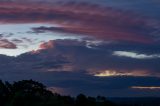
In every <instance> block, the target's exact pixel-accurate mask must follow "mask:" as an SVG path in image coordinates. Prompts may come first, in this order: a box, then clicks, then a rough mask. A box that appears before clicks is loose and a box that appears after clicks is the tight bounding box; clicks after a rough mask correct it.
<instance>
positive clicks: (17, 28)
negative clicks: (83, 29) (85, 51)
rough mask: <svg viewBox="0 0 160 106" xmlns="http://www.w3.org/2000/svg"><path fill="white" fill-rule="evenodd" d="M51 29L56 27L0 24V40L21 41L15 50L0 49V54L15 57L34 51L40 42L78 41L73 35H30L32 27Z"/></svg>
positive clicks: (55, 33) (48, 33) (77, 37)
mask: <svg viewBox="0 0 160 106" xmlns="http://www.w3.org/2000/svg"><path fill="white" fill-rule="evenodd" d="M40 26H46V27H51V26H52V27H53V26H55V27H56V25H50V24H5V25H3V24H1V25H0V34H2V35H3V37H2V38H1V39H7V40H9V41H11V42H12V40H14V39H18V40H22V41H23V42H20V43H16V45H17V49H3V48H0V54H4V55H8V56H17V55H20V54H22V53H25V52H29V51H32V50H36V49H38V48H39V45H40V44H41V43H42V42H47V41H49V40H56V39H80V38H81V37H80V36H74V35H73V34H67V33H57V32H45V33H32V28H33V27H40Z"/></svg>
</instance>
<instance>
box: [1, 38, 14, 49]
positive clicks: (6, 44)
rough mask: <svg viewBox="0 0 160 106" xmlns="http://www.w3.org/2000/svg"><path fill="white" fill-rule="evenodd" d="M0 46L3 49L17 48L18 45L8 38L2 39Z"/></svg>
mask: <svg viewBox="0 0 160 106" xmlns="http://www.w3.org/2000/svg"><path fill="white" fill-rule="evenodd" d="M0 48H3V49H16V48H17V46H16V44H14V43H13V42H11V41H8V40H7V39H0Z"/></svg>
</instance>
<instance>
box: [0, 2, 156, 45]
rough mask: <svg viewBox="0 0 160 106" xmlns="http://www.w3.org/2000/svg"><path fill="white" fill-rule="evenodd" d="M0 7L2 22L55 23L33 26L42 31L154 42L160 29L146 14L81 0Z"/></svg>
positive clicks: (13, 4)
mask: <svg viewBox="0 0 160 106" xmlns="http://www.w3.org/2000/svg"><path fill="white" fill-rule="evenodd" d="M9 7H12V8H9ZM0 8H1V10H0V14H2V16H1V17H0V22H1V23H50V24H53V25H57V26H58V27H43V26H41V27H39V28H33V29H34V30H37V31H42V32H44V31H58V32H60V33H73V34H81V35H89V36H92V37H95V38H98V39H104V40H115V41H131V42H139V43H153V42H155V41H156V40H155V39H156V38H157V37H155V36H152V34H153V32H154V35H157V33H159V32H157V30H158V29H157V28H156V27H157V24H156V25H155V24H150V23H153V22H154V21H152V20H150V19H147V18H146V17H144V18H143V17H141V16H138V15H137V14H136V15H134V13H133V14H132V12H130V13H128V12H126V11H122V10H116V9H114V8H111V7H102V6H100V5H94V4H90V3H84V2H82V3H81V2H67V3H63V2H61V3H58V2H57V3H54V4H52V5H50V4H47V3H44V4H39V3H32V4H30V3H18V2H14V3H2V4H0ZM155 23H156V21H155ZM37 31H36V32H37ZM156 42H157V41H156Z"/></svg>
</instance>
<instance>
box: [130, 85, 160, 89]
mask: <svg viewBox="0 0 160 106" xmlns="http://www.w3.org/2000/svg"><path fill="white" fill-rule="evenodd" d="M131 88H132V89H140V90H144V89H148V90H160V86H132V87H131Z"/></svg>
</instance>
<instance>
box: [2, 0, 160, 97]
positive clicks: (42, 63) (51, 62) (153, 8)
mask: <svg viewBox="0 0 160 106" xmlns="http://www.w3.org/2000/svg"><path fill="white" fill-rule="evenodd" d="M159 13H160V2H159V0H134V1H129V0H114V1H113V0H27V1H26V0H0V14H1V15H0V79H2V80H4V81H11V82H13V81H18V80H23V79H33V80H36V81H40V82H42V83H44V84H45V85H46V86H47V87H48V89H50V90H52V91H56V92H58V93H60V94H62V95H73V96H75V95H77V94H79V93H84V94H86V95H90V96H97V95H103V96H106V97H160V83H159V82H160V14H159Z"/></svg>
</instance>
